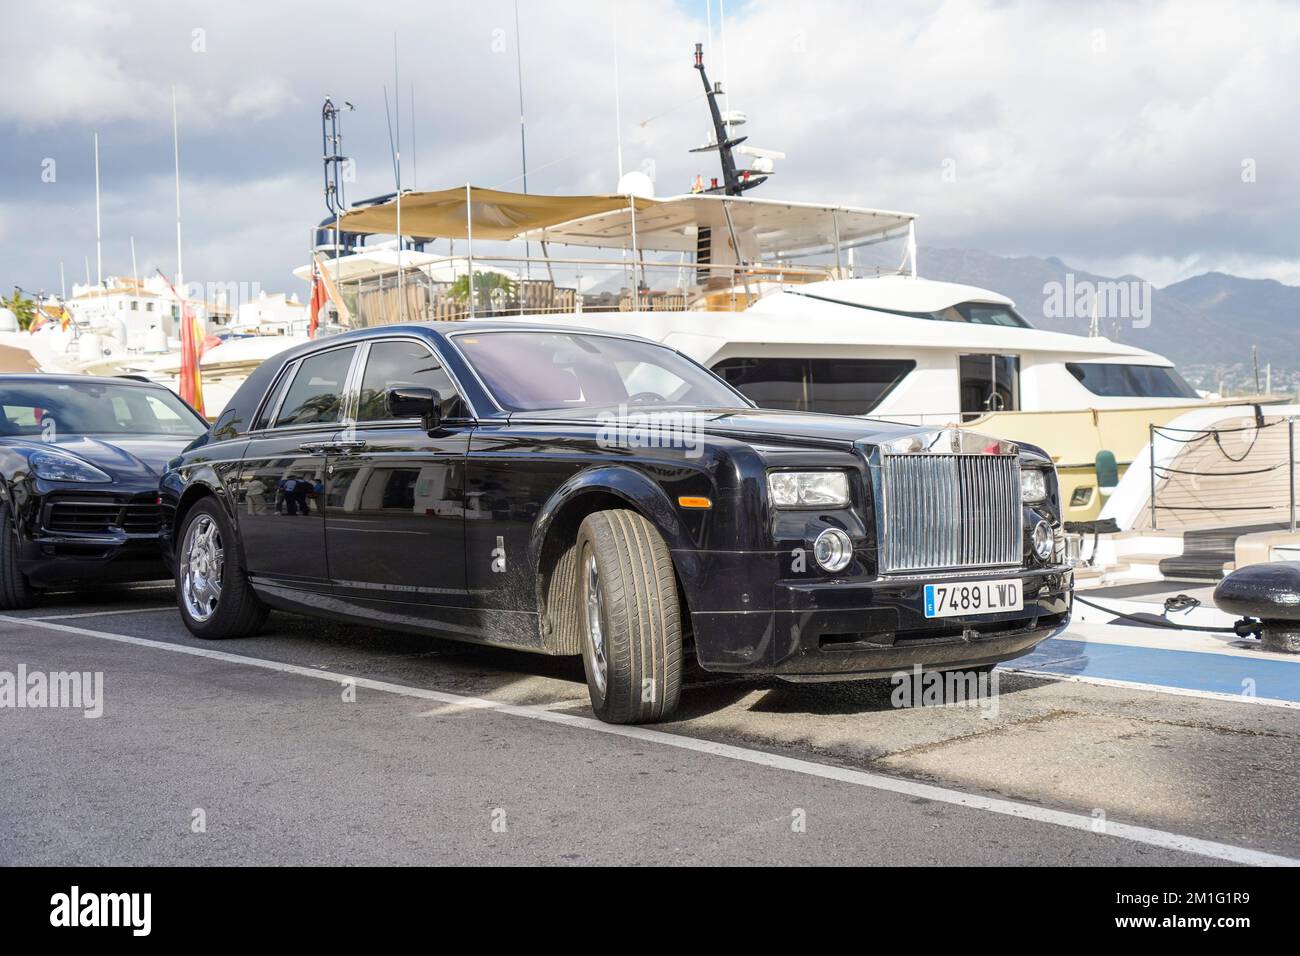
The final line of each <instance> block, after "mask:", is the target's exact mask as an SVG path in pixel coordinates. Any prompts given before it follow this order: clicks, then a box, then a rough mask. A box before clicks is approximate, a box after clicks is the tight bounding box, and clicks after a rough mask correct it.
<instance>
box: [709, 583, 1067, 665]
mask: <svg viewBox="0 0 1300 956" xmlns="http://www.w3.org/2000/svg"><path fill="white" fill-rule="evenodd" d="M981 578H1017V579H1019V580H1020V581H1021V583H1022V586H1023V589H1024V608H1023V609H1022V610H1019V611H1008V612H1004V613H1000V614H988V615H972V616H968V617H949V618H927V617H926V616H925V611H924V607H923V603H924V602H923V591H924V587H925V585H926V584H927V583H934V582H937V581H949V582H957V581H976V580H979V579H981ZM1073 586H1074V574H1073V572H1072V571H1071V570H1070V568H1068V567H1051V568H1042V569H1026V570H1019V571H1007V570H1000V571H989V572H975V573H969V574H954V573H944V574H935V575H931V576H928V577H926V576H916V577H912V576H909V577H890V578H880V579H876V580H872V581H837V580H835V579H830V580H821V581H816V582H805V581H778V582H776V585H775V587H774V595H773V601H772V607H771V609H764V610H753V611H750V610H705V611H700V612H696V613H692V614H691V625H692V628H693V632H694V636H695V648H696V655H697V658H698V660H699V663H700V666H701V667H703V668H704V669H705V670H710V671H719V672H725V673H737V674H770V675H775V676H779V677H783V678H786V679H789V680H845V679H852V678H856V677H880V676H887V675H889V674H892V673H894V672H896V671H898V670H903V669H910V668H912V667H913V666H917V665H919V666H921V667H922V668H925V669H928V670H958V669H963V668H971V667H979V666H982V665H986V664H995V663H998V662H1000V661H1006V660H1011V659H1013V658H1016V657H1020V656H1021V655H1023V654H1027V653H1029V652H1030V651H1032V650H1033V649H1034V648H1035V647H1036V646H1038V644H1040V643H1041V642H1043V641H1044V640H1046V639H1047V638H1049V637H1052V636H1053V635H1055V634H1058V633H1060V632H1061V631H1063V630H1064V629H1065V628H1066V626H1067V625H1068V624H1069V621H1070V611H1071V597H1072V592H1073Z"/></svg>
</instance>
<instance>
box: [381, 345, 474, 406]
mask: <svg viewBox="0 0 1300 956" xmlns="http://www.w3.org/2000/svg"><path fill="white" fill-rule="evenodd" d="M397 385H418V386H420V387H422V388H432V389H434V390H435V391H437V393H438V394H439V395H440V396H441V397H442V417H443V418H464V417H465V416H466V410H465V405H464V403H463V402H462V401H461V400H460V396H459V395H457V394H456V386H455V385H453V384H452V381H451V376H450V375H448V374H447V372H446V370H445V369H444V368H443V367H442V363H441V362H439V361H438V358H437V356H435V355H434V354H433V353H432V352H430V351H429V350H428V349H427V348H426V347H425V346H423V345H421V344H420V343H419V342H413V341H410V340H403V341H398V342H377V343H376V344H374V345H372V346H370V356H369V357H368V358H367V359H366V373H365V375H364V376H362V379H361V405H360V407H359V408H358V410H357V421H359V422H382V421H385V420H387V419H390V418H392V417H393V416H392V415H391V414H389V412H388V390H389V389H390V388H393V387H394V386H397Z"/></svg>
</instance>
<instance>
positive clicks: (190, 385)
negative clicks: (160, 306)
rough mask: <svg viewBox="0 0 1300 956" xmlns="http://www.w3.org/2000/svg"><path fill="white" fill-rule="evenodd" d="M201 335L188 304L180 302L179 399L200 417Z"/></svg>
mask: <svg viewBox="0 0 1300 956" xmlns="http://www.w3.org/2000/svg"><path fill="white" fill-rule="evenodd" d="M203 346H204V341H203V333H202V332H200V331H199V319H198V316H196V315H195V314H194V313H193V312H191V311H190V307H189V304H188V303H186V302H184V301H182V302H181V381H180V385H181V398H183V399H185V401H187V402H189V403H190V405H191V406H193V408H194V410H195V411H196V412H198V413H199V414H200V415H204V416H206V415H207V412H206V411H205V410H204V408H203V373H202V372H201V371H200V370H199V357H200V356H201V355H202V354H203Z"/></svg>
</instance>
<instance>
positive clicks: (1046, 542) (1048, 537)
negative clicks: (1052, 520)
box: [1034, 519, 1056, 561]
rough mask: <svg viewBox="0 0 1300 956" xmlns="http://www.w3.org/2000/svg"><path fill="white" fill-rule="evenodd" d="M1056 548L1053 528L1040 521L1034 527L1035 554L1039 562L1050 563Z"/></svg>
mask: <svg viewBox="0 0 1300 956" xmlns="http://www.w3.org/2000/svg"><path fill="white" fill-rule="evenodd" d="M1055 547H1056V535H1055V534H1053V533H1052V526H1051V525H1050V524H1048V523H1047V522H1046V521H1043V520H1041V519H1040V520H1039V522H1038V524H1036V525H1034V554H1036V555H1038V560H1039V561H1049V560H1051V557H1052V551H1053V550H1054V549H1055Z"/></svg>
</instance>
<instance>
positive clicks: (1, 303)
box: [0, 289, 36, 329]
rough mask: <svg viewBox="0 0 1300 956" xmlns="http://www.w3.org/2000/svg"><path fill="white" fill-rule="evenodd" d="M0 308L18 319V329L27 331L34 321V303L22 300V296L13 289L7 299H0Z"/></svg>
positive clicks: (29, 300)
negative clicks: (12, 292)
mask: <svg viewBox="0 0 1300 956" xmlns="http://www.w3.org/2000/svg"><path fill="white" fill-rule="evenodd" d="M0 308H5V309H8V310H9V311H10V312H12V313H13V314H14V315H15V316H16V317H17V318H18V328H20V329H28V328H30V327H31V324H32V323H33V322H34V321H36V303H35V302H33V301H32V300H31V299H25V298H23V294H22V293H21V292H19V291H18V290H17V289H14V294H13V295H11V296H9V298H7V299H4V298H0Z"/></svg>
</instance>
